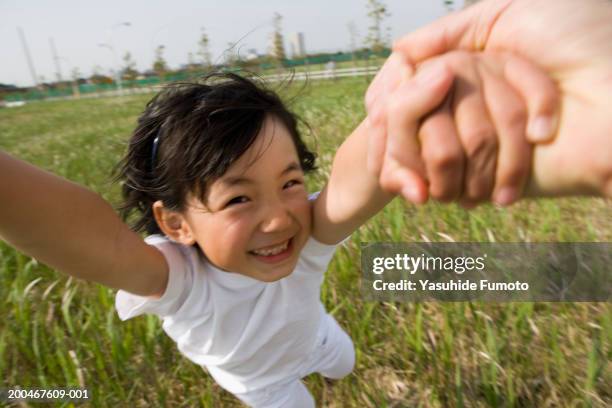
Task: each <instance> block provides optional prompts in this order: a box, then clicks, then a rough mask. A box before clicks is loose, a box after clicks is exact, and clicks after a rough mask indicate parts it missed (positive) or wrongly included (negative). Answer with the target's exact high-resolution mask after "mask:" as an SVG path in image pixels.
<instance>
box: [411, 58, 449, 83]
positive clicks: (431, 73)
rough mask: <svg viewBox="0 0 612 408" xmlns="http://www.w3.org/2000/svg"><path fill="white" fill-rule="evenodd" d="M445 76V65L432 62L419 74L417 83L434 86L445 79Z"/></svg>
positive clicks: (424, 66)
mask: <svg viewBox="0 0 612 408" xmlns="http://www.w3.org/2000/svg"><path fill="white" fill-rule="evenodd" d="M445 74H446V72H445V67H444V65H443V64H440V63H436V62H431V63H429V64H425V65H423V66H422V68H421V69H420V70H419V72H417V75H416V81H417V82H418V83H419V84H420V85H423V86H434V85H436V84H437V83H439V82H441V81H442V80H443V79H444V77H445Z"/></svg>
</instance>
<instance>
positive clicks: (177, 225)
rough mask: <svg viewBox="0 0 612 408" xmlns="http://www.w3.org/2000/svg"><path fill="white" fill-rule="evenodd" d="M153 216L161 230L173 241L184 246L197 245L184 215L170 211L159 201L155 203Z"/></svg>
mask: <svg viewBox="0 0 612 408" xmlns="http://www.w3.org/2000/svg"><path fill="white" fill-rule="evenodd" d="M153 216H154V217H155V221H156V222H157V225H158V226H159V228H160V229H161V230H162V231H163V233H164V234H166V236H167V237H168V238H170V240H171V241H174V242H179V243H181V244H183V245H193V244H195V237H194V235H193V232H192V231H191V227H190V226H189V224H187V221H186V220H185V217H184V216H183V214H181V213H179V212H177V211H171V210H168V209H167V208H165V207H164V203H163V202H161V200H158V201H156V202H154V203H153Z"/></svg>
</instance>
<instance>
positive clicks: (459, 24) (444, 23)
mask: <svg viewBox="0 0 612 408" xmlns="http://www.w3.org/2000/svg"><path fill="white" fill-rule="evenodd" d="M512 1H513V0H485V1H482V2H479V3H477V4H475V5H473V6H471V7H468V8H466V9H464V10H461V11H459V12H456V13H453V14H449V15H448V16H445V17H442V18H440V19H438V20H436V21H434V22H433V23H431V24H429V25H427V26H425V27H423V28H420V29H418V30H416V31H414V32H412V33H409V34H407V35H405V36H403V37H402V38H400V39H399V40H397V41H396V42H395V43H394V44H393V51H398V52H400V53H402V54H404V55H405V56H406V57H407V58H408V59H409V60H410V62H411V63H412V64H417V63H419V62H422V61H425V60H426V59H429V58H431V57H434V56H436V55H440V54H444V53H446V52H448V51H452V50H457V49H464V50H468V51H482V50H484V49H485V47H486V45H487V41H488V39H489V35H490V33H491V31H492V30H493V27H494V25H495V22H496V21H497V20H498V19H499V17H500V16H501V14H502V13H504V11H505V10H506V9H507V8H508V7H509V6H510V4H511V3H512Z"/></svg>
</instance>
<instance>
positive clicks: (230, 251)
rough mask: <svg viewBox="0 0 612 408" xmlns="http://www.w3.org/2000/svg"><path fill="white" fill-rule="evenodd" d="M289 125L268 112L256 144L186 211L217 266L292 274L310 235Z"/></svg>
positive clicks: (266, 276) (273, 276)
mask: <svg viewBox="0 0 612 408" xmlns="http://www.w3.org/2000/svg"><path fill="white" fill-rule="evenodd" d="M299 163H300V162H299V159H298V155H297V151H296V149H295V145H294V143H293V140H292V139H291V136H290V134H289V132H288V130H287V129H286V128H285V126H283V125H282V124H281V123H280V122H279V121H278V120H276V119H274V118H273V117H269V118H267V119H266V120H265V121H264V124H263V127H262V129H261V131H260V133H259V135H258V136H257V139H256V140H255V142H254V143H253V145H252V146H251V147H250V148H249V149H248V150H247V151H246V152H245V154H244V155H242V157H240V159H239V160H237V161H236V162H235V163H234V164H233V165H232V166H231V167H230V168H229V169H228V171H227V172H226V173H225V174H224V175H223V176H222V177H221V178H220V179H218V180H216V181H214V182H213V183H212V184H211V185H210V186H208V190H207V196H206V205H204V204H203V203H202V202H201V201H200V200H198V199H195V198H194V197H193V196H191V197H189V198H188V200H187V205H188V207H187V210H186V211H185V212H184V213H183V216H184V219H185V221H186V222H187V224H188V225H189V227H190V229H191V232H192V234H193V237H194V238H195V241H196V242H197V243H198V245H199V246H200V248H201V249H202V250H203V252H204V254H205V255H206V257H207V258H208V260H209V261H210V262H211V263H212V264H213V265H215V266H216V267H218V268H220V269H223V270H226V271H231V272H236V273H240V274H242V275H246V276H249V277H252V278H254V279H257V280H260V281H265V282H272V281H276V280H279V279H281V278H283V277H285V276H287V275H289V274H290V273H291V272H292V271H293V269H294V268H295V265H296V263H297V260H298V256H299V253H300V251H301V250H302V248H303V247H304V244H305V243H306V241H307V239H308V237H309V235H310V220H311V213H310V211H311V207H310V202H309V201H308V195H307V192H306V188H305V185H304V173H303V172H302V170H301V168H300V164H299Z"/></svg>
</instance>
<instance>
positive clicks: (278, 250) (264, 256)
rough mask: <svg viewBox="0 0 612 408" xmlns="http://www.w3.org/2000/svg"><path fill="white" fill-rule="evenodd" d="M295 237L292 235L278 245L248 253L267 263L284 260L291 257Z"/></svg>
mask: <svg viewBox="0 0 612 408" xmlns="http://www.w3.org/2000/svg"><path fill="white" fill-rule="evenodd" d="M293 238H294V237H291V238H290V239H288V240H287V241H285V242H281V243H280V244H278V245H274V246H270V247H266V248H262V249H255V250H252V251H249V252H248V253H249V254H250V255H252V256H254V257H255V259H257V260H259V261H262V262H265V263H277V262H280V261H284V260H285V259H287V258H289V257H290V256H291V254H292V252H293Z"/></svg>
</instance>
